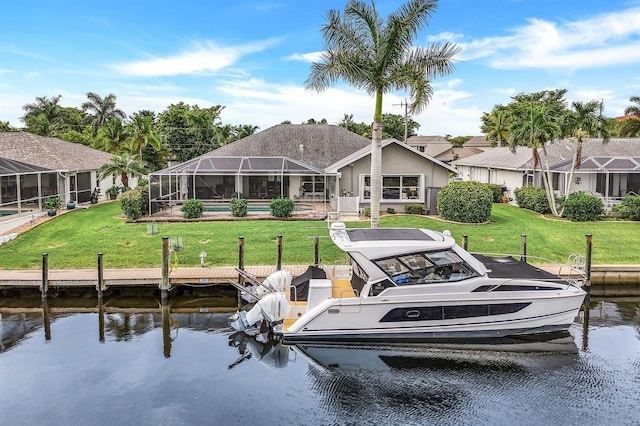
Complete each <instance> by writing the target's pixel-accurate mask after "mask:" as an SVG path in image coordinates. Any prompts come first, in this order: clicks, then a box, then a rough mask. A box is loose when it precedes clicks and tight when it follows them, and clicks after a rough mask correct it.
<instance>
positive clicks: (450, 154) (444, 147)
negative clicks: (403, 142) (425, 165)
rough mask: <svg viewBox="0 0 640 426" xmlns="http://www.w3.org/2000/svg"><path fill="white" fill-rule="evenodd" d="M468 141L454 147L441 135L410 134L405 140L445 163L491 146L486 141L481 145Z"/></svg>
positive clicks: (477, 152)
mask: <svg viewBox="0 0 640 426" xmlns="http://www.w3.org/2000/svg"><path fill="white" fill-rule="evenodd" d="M468 143H469V142H467V143H465V144H464V146H460V147H455V146H453V145H452V144H451V142H449V141H448V140H447V139H446V138H444V137H442V136H411V137H410V138H409V139H408V140H407V144H408V145H409V146H412V147H413V148H415V149H417V150H418V151H420V152H424V153H425V154H427V155H429V156H431V157H433V158H435V159H436V160H439V161H442V162H443V163H447V164H449V163H451V161H454V160H458V159H460V158H466V157H470V156H472V155H476V154H479V153H481V152H482V151H483V150H484V149H483V148H484V147H486V146H487V145H488V147H489V148H491V144H490V143H489V142H486V143H485V145H484V146H482V147H478V146H474V145H473V144H471V145H467V144H468Z"/></svg>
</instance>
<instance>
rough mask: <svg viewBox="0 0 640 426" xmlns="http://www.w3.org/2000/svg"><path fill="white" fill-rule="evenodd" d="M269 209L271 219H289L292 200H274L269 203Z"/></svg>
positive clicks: (291, 210)
mask: <svg viewBox="0 0 640 426" xmlns="http://www.w3.org/2000/svg"><path fill="white" fill-rule="evenodd" d="M269 209H270V210H271V216H273V217H281V218H285V217H291V213H293V200H291V198H275V199H273V200H271V202H270V203H269Z"/></svg>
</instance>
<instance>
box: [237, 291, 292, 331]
mask: <svg viewBox="0 0 640 426" xmlns="http://www.w3.org/2000/svg"><path fill="white" fill-rule="evenodd" d="M288 313H289V301H288V300H287V296H286V295H285V294H284V293H282V292H276V293H269V294H267V295H265V296H263V297H262V298H261V299H260V300H258V301H257V302H256V304H255V305H254V306H253V308H251V309H250V310H249V311H240V312H238V313H237V315H236V318H235V321H233V322H232V323H231V327H233V328H234V329H235V330H237V331H244V330H246V329H247V328H250V327H254V326H256V325H257V324H259V323H260V322H261V321H262V320H265V321H267V322H268V323H269V324H270V325H272V324H274V323H277V322H282V321H283V320H284V319H285V318H286V317H287V314H288Z"/></svg>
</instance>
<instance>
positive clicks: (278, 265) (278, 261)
mask: <svg viewBox="0 0 640 426" xmlns="http://www.w3.org/2000/svg"><path fill="white" fill-rule="evenodd" d="M277 242H278V257H277V260H276V271H279V270H281V269H282V235H278V239H277Z"/></svg>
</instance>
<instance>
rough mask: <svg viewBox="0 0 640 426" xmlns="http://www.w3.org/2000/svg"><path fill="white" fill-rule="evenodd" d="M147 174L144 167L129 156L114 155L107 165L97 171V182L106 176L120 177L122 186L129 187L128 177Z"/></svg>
mask: <svg viewBox="0 0 640 426" xmlns="http://www.w3.org/2000/svg"><path fill="white" fill-rule="evenodd" d="M146 173H147V170H146V168H145V166H144V165H143V164H142V163H141V162H140V161H138V160H137V159H136V158H135V157H134V156H132V155H131V154H122V155H114V156H113V157H111V161H110V162H109V163H106V164H103V165H102V167H100V169H99V170H98V180H103V179H104V178H106V177H107V176H111V175H120V180H121V181H122V186H124V187H125V188H128V187H129V177H136V176H142V175H145V174H146Z"/></svg>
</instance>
